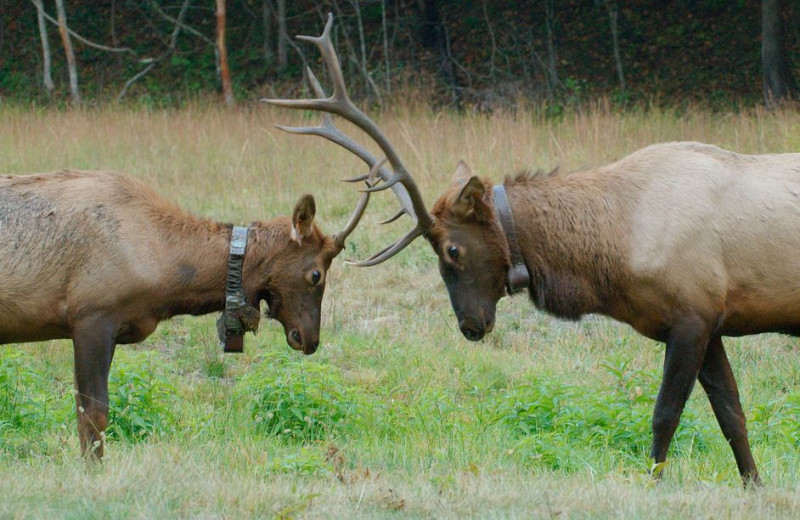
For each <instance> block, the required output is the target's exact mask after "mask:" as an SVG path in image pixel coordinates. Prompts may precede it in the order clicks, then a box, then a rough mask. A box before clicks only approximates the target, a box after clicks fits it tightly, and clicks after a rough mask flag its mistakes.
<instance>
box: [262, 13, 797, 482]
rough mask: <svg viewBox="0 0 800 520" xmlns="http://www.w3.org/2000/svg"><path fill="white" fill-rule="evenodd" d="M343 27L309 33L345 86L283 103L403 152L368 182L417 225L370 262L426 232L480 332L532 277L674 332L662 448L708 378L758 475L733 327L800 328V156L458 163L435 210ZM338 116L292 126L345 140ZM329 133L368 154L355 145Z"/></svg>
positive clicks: (668, 154)
mask: <svg viewBox="0 0 800 520" xmlns="http://www.w3.org/2000/svg"><path fill="white" fill-rule="evenodd" d="M332 23H333V18H332V16H330V15H329V17H328V22H327V24H326V26H325V30H324V31H323V34H322V35H321V36H319V37H310V36H300V37H298V38H299V39H302V40H304V41H309V42H312V43H314V44H315V45H316V46H317V47H318V48H319V50H320V52H321V53H322V56H323V59H324V61H325V64H326V66H327V69H328V72H329V76H330V78H331V81H332V83H333V94H332V95H331V96H330V97H325V96H324V95H323V93H322V89H321V87H319V85H318V82H317V81H316V78H315V77H314V76H313V74H311V73H310V70H309V75H310V77H311V79H312V85H313V86H314V90H315V92H316V93H317V95H318V96H319V97H318V98H317V99H308V100H303V99H301V100H269V101H270V102H271V103H273V104H276V105H280V106H285V107H289V108H301V109H312V110H318V111H321V112H323V113H326V115H325V117H326V118H328V117H329V116H328V115H327V113H331V114H337V115H340V116H342V117H344V118H345V119H347V120H349V121H350V122H352V123H354V124H355V125H356V126H358V127H359V128H361V129H362V130H364V131H365V132H366V133H367V135H369V137H371V138H372V139H373V140H374V141H375V142H376V144H378V146H379V147H380V149H381V151H382V152H383V154H385V156H386V158H387V160H388V162H389V163H390V165H391V169H389V168H382V167H380V166H378V161H377V159H375V158H374V157H372V158H371V159H370V160H369V161H368V162H369V163H370V164H373V168H374V169H376V170H377V171H378V172H379V177H380V179H381V180H382V181H383V182H384V183H383V184H379V185H377V186H374V187H372V188H370V189H368V190H367V191H377V190H380V189H386V188H391V189H392V190H393V191H394V192H395V194H396V195H398V198H399V200H400V205H401V211H400V212H399V213H398V214H397V215H396V217H398V216H401V215H403V214H406V215H408V216H410V217H411V218H412V219H413V220H414V227H413V229H412V230H411V231H410V232H408V233H407V234H406V235H405V236H403V237H402V238H401V239H400V240H398V241H397V242H396V243H395V244H393V245H390V246H389V247H387V248H385V249H384V250H382V251H380V252H378V253H377V254H375V255H374V256H372V257H371V258H369V259H367V260H364V261H361V262H356V265H361V266H369V265H375V264H378V263H380V262H383V261H385V260H388V259H389V258H391V257H392V256H393V255H395V254H397V253H398V252H399V251H401V250H402V249H403V248H404V247H406V246H407V245H408V244H410V243H411V242H412V241H413V240H414V239H415V238H417V237H419V236H424V237H425V238H426V239H427V241H428V242H429V243H430V244H431V246H432V247H433V250H434V252H435V253H436V255H437V257H438V259H439V271H440V273H441V275H442V278H443V280H444V282H445V285H446V287H447V290H448V292H449V294H450V301H451V303H452V306H453V310H454V311H455V314H456V317H457V318H458V322H459V326H460V328H461V331H462V333H463V334H464V336H466V337H467V338H468V339H470V340H479V339H481V338H483V337H484V335H485V334H486V333H487V332H489V331H491V330H492V328H493V326H494V322H495V308H496V304H497V301H498V300H499V299H500V298H502V297H503V296H505V295H506V294H507V292H513V291H516V290H521V289H527V290H528V292H529V295H530V298H531V300H532V301H533V303H534V304H535V305H536V306H538V307H539V308H541V309H544V310H546V311H548V312H550V313H552V314H554V315H556V316H559V317H562V318H567V319H578V318H580V317H581V316H583V315H584V314H588V313H599V314H604V315H607V316H610V317H612V318H615V319H617V320H619V321H622V322H625V323H628V324H630V325H631V326H632V327H633V328H634V329H636V330H637V331H638V332H640V333H642V334H643V335H645V336H647V337H649V338H652V339H655V340H658V341H662V342H664V343H665V344H666V352H665V359H664V376H663V380H662V383H661V388H660V390H659V394H658V397H657V399H656V404H655V412H654V414H653V443H652V446H651V451H650V455H651V457H652V459H653V460H654V461H655V462H656V463H662V462H664V461H665V460H666V455H667V449H668V448H669V444H670V442H671V440H672V437H673V435H674V433H675V429H676V428H677V425H678V422H679V420H680V415H681V413H682V411H683V408H684V405H685V403H686V399H687V398H688V397H689V394H690V393H691V391H692V388H693V386H694V383H695V381H700V383H701V385H702V386H703V388H704V390H705V391H706V393H707V394H708V397H709V400H710V402H711V406H712V408H713V410H714V413H715V415H716V417H717V420H718V422H719V424H720V427H721V429H722V433H723V435H724V436H725V439H726V440H727V441H728V443H729V444H730V446H731V448H732V450H733V453H734V456H735V458H736V462H737V465H738V468H739V472H740V474H741V476H742V479H743V480H744V482H745V483H758V482H759V481H760V480H759V475H758V471H757V469H756V465H755V462H754V460H753V456H752V453H751V450H750V446H749V443H748V439H747V429H746V427H745V416H744V413H743V411H742V407H741V403H740V399H739V393H738V389H737V386H736V380H735V378H734V376H733V372H732V370H731V366H730V363H729V361H728V357H727V354H726V353H725V349H724V347H723V344H722V337H723V336H742V335H748V334H758V333H762V332H782V333H787V334H791V335H795V336H798V335H800V284H798V281H797V278H798V276H799V275H800V231H798V230H800V154H778V155H743V154H737V153H733V152H730V151H726V150H723V149H721V148H718V147H716V146H711V145H706V144H701V143H693V142H677V143H665V144H658V145H653V146H649V147H647V148H644V149H642V150H639V151H637V152H634V153H633V154H631V155H629V156H627V157H625V158H623V159H620V160H619V161H617V162H615V163H613V164H609V165H607V166H602V167H599V168H594V169H587V170H583V171H577V172H573V173H570V174H558V173H555V172H553V173H551V174H533V175H529V174H520V175H518V176H516V177H509V178H507V179H506V181H505V182H504V184H503V185H498V186H492V183H491V182H490V181H488V180H486V179H482V178H479V177H478V176H475V175H473V174H472V172H471V171H470V170H469V168H468V167H467V166H466V165H465V164H464V163H459V165H458V167H457V169H456V173H455V175H454V176H453V180H452V182H451V185H450V186H449V188H448V189H447V190H446V191H445V192H444V194H442V195H441V196H440V197H439V198H438V200H437V201H436V202H435V203H434V205H433V207H432V210H431V211H430V213H429V212H428V210H427V209H426V207H425V204H424V202H423V199H422V194H421V193H420V190H419V188H418V187H417V185H416V183H415V182H414V180H413V177H412V176H411V175H410V174H409V172H408V170H407V169H406V167H405V166H404V165H403V163H402V161H401V160H400V157H399V156H398V155H397V153H396V152H395V150H394V148H393V147H392V146H391V144H390V143H389V141H388V139H387V138H386V136H385V135H384V134H383V133H382V132H381V131H380V129H379V128H378V127H377V126H376V125H375V123H374V122H373V121H372V120H371V119H369V117H367V116H366V115H365V114H364V113H363V112H362V111H361V110H360V109H359V108H358V107H356V106H355V105H354V104H353V103H352V101H351V100H350V98H349V97H348V95H347V90H346V86H345V83H344V79H343V75H342V72H341V68H340V64H339V61H338V57H337V56H336V52H335V50H334V48H333V44H332V42H331V27H332ZM326 121H329V120H327V119H326ZM326 126H329V122H328V123H324V124H323V125H320V126H319V127H306V128H284V129H285V130H288V131H290V132H293V133H301V134H312V135H321V136H323V137H326V138H329V139H330V137H329V136H327V135H326V134H325V132H324V131H323V128H325V127H326ZM330 140H332V141H334V142H336V143H337V144H340V145H343V146H345V147H346V148H348V149H350V150H353V151H355V152H356V154H357V155H358V156H359V157H361V158H362V159H364V158H365V154H364V153H361V152H359V151H358V150H359V149H358V148H357V147H355V146H353V145H352V144H348V145H345V144H343V142H342V141H343V140H342V139H330ZM365 160H366V159H365ZM396 217H395V218H396ZM391 220H394V218H392V219H389V221H391Z"/></svg>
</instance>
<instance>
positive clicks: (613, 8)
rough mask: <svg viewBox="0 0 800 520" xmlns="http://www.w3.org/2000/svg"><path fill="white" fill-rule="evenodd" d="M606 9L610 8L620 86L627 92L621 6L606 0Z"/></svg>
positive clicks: (609, 20)
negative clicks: (621, 34) (621, 41)
mask: <svg viewBox="0 0 800 520" xmlns="http://www.w3.org/2000/svg"><path fill="white" fill-rule="evenodd" d="M605 4H606V10H608V25H609V27H610V28H611V42H612V44H613V46H614V62H615V63H616V64H617V79H619V88H620V90H621V91H622V92H625V90H627V89H626V85H625V71H624V70H623V68H622V56H621V55H620V52H619V26H618V24H617V21H618V19H619V6H618V5H617V2H616V0H605Z"/></svg>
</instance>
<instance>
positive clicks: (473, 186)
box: [450, 165, 486, 218]
mask: <svg viewBox="0 0 800 520" xmlns="http://www.w3.org/2000/svg"><path fill="white" fill-rule="evenodd" d="M465 166H466V165H465ZM485 193H486V187H485V186H484V185H483V181H481V180H480V179H479V178H478V177H477V176H475V175H473V176H472V177H470V178H469V180H467V181H466V184H464V187H463V188H461V191H459V192H458V194H457V195H456V196H455V197H454V198H453V201H452V204H451V206H450V210H451V211H452V212H453V214H454V215H455V216H457V217H460V218H463V217H466V216H467V215H469V214H470V213H475V212H476V211H477V212H481V211H482V208H483V200H482V199H483V195H484V194H485Z"/></svg>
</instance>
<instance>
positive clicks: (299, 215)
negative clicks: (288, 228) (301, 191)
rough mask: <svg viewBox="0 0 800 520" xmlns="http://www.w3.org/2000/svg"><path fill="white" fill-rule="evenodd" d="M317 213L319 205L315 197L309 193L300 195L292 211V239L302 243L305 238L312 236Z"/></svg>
mask: <svg viewBox="0 0 800 520" xmlns="http://www.w3.org/2000/svg"><path fill="white" fill-rule="evenodd" d="M316 213H317V205H316V203H315V202H314V197H313V196H311V195H309V194H305V195H303V196H302V197H300V200H298V201H297V204H295V206H294V211H293V212H292V240H294V241H295V242H297V243H298V244H302V243H303V239H304V238H307V237H309V236H311V232H312V231H313V226H314V215H316Z"/></svg>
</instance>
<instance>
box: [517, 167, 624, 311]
mask: <svg viewBox="0 0 800 520" xmlns="http://www.w3.org/2000/svg"><path fill="white" fill-rule="evenodd" d="M505 187H506V191H507V193H508V198H509V202H510V207H511V208H513V210H514V211H513V213H514V218H515V223H516V231H517V236H518V240H519V245H520V250H521V252H522V256H523V258H524V261H525V264H526V265H527V266H528V269H529V270H530V276H531V283H530V291H529V294H530V298H531V300H533V303H534V304H535V305H536V306H537V307H539V308H540V309H542V310H545V311H547V312H549V313H551V314H554V315H556V316H558V317H561V318H566V319H578V318H580V317H581V316H582V315H584V314H588V313H593V312H606V313H608V312H611V309H608V308H607V303H608V302H610V301H613V300H614V298H613V295H614V294H615V293H617V292H618V289H619V284H621V283H624V272H622V271H623V270H624V269H623V268H622V266H624V265H625V253H624V251H622V250H621V246H622V244H623V243H624V241H622V240H620V237H621V236H625V234H626V230H625V229H621V228H620V224H619V222H620V221H621V220H620V219H619V218H617V217H618V216H619V212H620V211H621V210H620V208H621V207H622V206H624V204H621V203H620V202H619V200H617V198H616V196H615V195H614V191H613V190H611V189H608V186H606V181H605V180H603V179H602V177H601V176H598V175H595V174H594V172H590V171H586V172H576V173H572V174H566V175H564V174H558V175H555V174H550V175H520V176H518V177H517V178H515V179H509V180H507V181H506V183H505Z"/></svg>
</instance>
